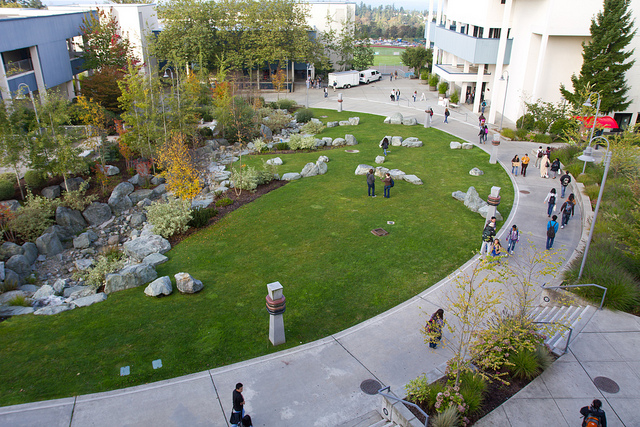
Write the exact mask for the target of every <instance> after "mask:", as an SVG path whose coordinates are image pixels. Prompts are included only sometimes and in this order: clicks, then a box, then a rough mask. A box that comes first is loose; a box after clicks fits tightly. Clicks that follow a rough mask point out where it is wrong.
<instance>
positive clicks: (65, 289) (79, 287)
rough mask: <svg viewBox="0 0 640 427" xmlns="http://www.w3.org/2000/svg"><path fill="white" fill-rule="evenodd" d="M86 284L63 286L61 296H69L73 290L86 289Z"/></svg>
mask: <svg viewBox="0 0 640 427" xmlns="http://www.w3.org/2000/svg"><path fill="white" fill-rule="evenodd" d="M87 288H88V286H79V285H76V286H72V287H70V288H64V290H63V291H62V296H63V297H65V298H69V297H70V296H71V295H72V294H74V293H75V292H78V291H81V290H83V289H87Z"/></svg>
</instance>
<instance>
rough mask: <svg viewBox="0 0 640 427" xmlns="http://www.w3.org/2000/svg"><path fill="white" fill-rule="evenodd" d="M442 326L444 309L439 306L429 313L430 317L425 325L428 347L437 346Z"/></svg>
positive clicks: (440, 337)
mask: <svg viewBox="0 0 640 427" xmlns="http://www.w3.org/2000/svg"><path fill="white" fill-rule="evenodd" d="M443 327H444V310H443V309H441V308H439V309H438V310H436V312H435V313H433V314H432V315H431V319H429V321H428V322H427V324H426V325H425V328H424V329H425V332H426V334H427V336H428V337H429V347H430V348H436V347H438V342H440V340H441V339H442V328H443Z"/></svg>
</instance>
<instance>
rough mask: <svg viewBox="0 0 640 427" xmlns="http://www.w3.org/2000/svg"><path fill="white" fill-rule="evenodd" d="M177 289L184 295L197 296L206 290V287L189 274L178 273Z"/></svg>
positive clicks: (176, 276)
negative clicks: (196, 294) (203, 289)
mask: <svg viewBox="0 0 640 427" xmlns="http://www.w3.org/2000/svg"><path fill="white" fill-rule="evenodd" d="M174 277H175V278H176V287H177V288H178V290H179V291H180V292H181V293H183V294H195V293H196V292H199V291H201V290H202V288H204V285H203V284H202V282H201V281H200V280H196V279H194V278H193V277H191V275H190V274H189V273H177V274H176V275H175V276H174Z"/></svg>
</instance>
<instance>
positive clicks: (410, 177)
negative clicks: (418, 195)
mask: <svg viewBox="0 0 640 427" xmlns="http://www.w3.org/2000/svg"><path fill="white" fill-rule="evenodd" d="M403 179H404V180H405V181H407V182H408V183H410V184H414V185H422V180H421V179H420V178H418V177H417V176H415V175H405V176H404V177H403Z"/></svg>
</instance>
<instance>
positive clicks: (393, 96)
mask: <svg viewBox="0 0 640 427" xmlns="http://www.w3.org/2000/svg"><path fill="white" fill-rule="evenodd" d="M389 97H390V98H391V101H392V102H393V101H395V100H396V90H395V89H391V95H389Z"/></svg>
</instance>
